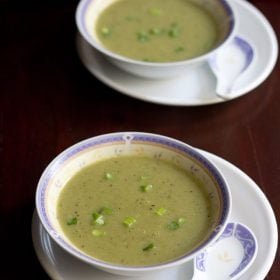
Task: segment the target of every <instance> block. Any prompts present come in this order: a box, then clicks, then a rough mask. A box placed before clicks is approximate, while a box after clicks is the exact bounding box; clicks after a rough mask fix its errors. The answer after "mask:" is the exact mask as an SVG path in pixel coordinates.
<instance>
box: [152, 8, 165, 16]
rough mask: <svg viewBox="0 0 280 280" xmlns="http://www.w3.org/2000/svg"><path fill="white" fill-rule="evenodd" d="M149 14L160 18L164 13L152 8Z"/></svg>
mask: <svg viewBox="0 0 280 280" xmlns="http://www.w3.org/2000/svg"><path fill="white" fill-rule="evenodd" d="M149 14H150V15H152V16H155V17H158V16H160V15H161V14H162V11H161V10H160V9H158V8H152V9H150V10H149Z"/></svg>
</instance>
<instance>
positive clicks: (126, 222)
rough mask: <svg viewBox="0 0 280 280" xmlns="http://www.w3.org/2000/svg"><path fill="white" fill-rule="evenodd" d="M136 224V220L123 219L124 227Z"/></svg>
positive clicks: (129, 217)
mask: <svg viewBox="0 0 280 280" xmlns="http://www.w3.org/2000/svg"><path fill="white" fill-rule="evenodd" d="M135 223H136V219H135V218H133V217H131V216H128V217H126V218H125V219H124V221H123V224H124V225H126V226H127V227H132V225H133V224H135Z"/></svg>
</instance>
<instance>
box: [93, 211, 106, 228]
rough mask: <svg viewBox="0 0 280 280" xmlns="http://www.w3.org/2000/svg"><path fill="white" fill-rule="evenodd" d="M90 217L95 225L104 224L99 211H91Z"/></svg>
mask: <svg viewBox="0 0 280 280" xmlns="http://www.w3.org/2000/svg"><path fill="white" fill-rule="evenodd" d="M92 218H93V222H94V223H95V224H97V225H104V224H105V221H104V217H103V215H101V214H99V213H96V212H94V213H92Z"/></svg>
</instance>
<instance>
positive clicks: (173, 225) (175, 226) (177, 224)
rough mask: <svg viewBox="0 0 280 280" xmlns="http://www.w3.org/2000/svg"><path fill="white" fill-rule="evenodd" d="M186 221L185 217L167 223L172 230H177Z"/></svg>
mask: <svg viewBox="0 0 280 280" xmlns="http://www.w3.org/2000/svg"><path fill="white" fill-rule="evenodd" d="M185 222H186V219H185V218H179V219H178V220H177V221H172V222H171V223H169V224H168V225H167V227H168V228H169V229H170V230H176V229H178V228H179V227H180V226H181V225H183V224H184V223H185Z"/></svg>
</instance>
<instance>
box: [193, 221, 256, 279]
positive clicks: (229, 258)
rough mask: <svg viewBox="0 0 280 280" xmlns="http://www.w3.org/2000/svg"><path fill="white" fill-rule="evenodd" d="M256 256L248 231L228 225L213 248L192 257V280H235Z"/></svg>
mask: <svg viewBox="0 0 280 280" xmlns="http://www.w3.org/2000/svg"><path fill="white" fill-rule="evenodd" d="M257 252H258V241H257V238H256V236H255V234H254V233H253V232H252V230H251V229H250V228H248V227H247V226H246V225H244V224H241V223H239V222H230V223H228V224H227V226H226V228H225V230H224V232H223V234H222V235H221V236H220V238H219V239H218V240H217V241H216V242H215V244H214V245H212V246H210V247H209V248H207V249H206V250H205V251H204V252H202V253H200V254H198V255H197V256H196V257H195V261H194V276H193V278H192V280H211V279H215V280H236V279H239V278H240V276H241V275H243V274H244V273H245V272H246V270H247V269H249V267H250V266H251V265H252V264H253V262H254V260H255V258H256V256H257ZM217 267H219V274H218V275H217Z"/></svg>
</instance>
